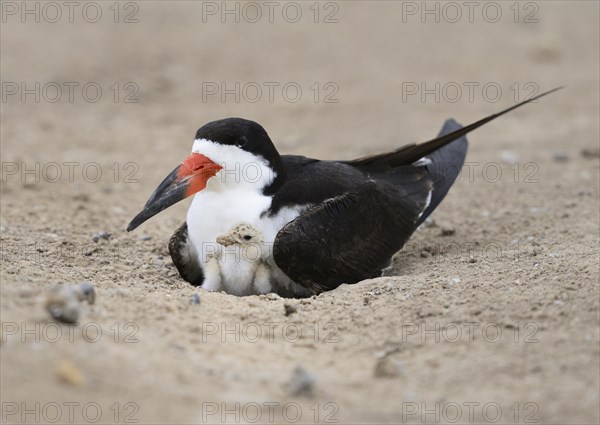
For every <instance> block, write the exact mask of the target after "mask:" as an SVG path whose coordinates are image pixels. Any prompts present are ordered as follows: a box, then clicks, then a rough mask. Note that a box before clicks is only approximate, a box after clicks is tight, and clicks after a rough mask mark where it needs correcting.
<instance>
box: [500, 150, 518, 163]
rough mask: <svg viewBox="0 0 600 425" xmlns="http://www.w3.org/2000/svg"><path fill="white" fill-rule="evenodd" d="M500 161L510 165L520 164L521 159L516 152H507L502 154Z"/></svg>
mask: <svg viewBox="0 0 600 425" xmlns="http://www.w3.org/2000/svg"><path fill="white" fill-rule="evenodd" d="M500 159H502V161H504V162H507V163H509V164H514V163H515V162H519V159H520V157H519V154H518V153H517V152H515V151H508V150H505V151H502V152H500Z"/></svg>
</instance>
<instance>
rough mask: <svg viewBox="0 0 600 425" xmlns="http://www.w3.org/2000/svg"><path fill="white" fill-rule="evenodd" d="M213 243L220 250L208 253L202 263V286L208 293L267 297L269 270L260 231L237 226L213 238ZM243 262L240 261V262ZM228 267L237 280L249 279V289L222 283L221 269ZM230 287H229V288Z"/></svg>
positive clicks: (246, 226) (269, 285) (249, 226)
mask: <svg viewBox="0 0 600 425" xmlns="http://www.w3.org/2000/svg"><path fill="white" fill-rule="evenodd" d="M216 242H217V243H218V244H219V245H221V246H222V247H224V249H223V248H220V249H218V250H217V251H216V252H215V253H211V254H209V255H208V256H207V257H208V261H207V263H206V264H205V269H204V273H205V283H204V285H203V287H204V288H205V289H207V290H209V291H220V290H225V291H226V292H227V293H230V294H235V295H254V294H268V293H269V292H271V281H270V275H271V273H270V269H269V266H268V264H267V263H266V261H265V260H264V257H265V255H264V254H265V252H264V251H265V245H264V243H263V235H262V233H261V231H260V230H258V229H257V228H256V227H254V226H253V225H251V224H250V223H239V224H237V225H235V226H233V227H232V228H231V229H230V230H229V231H228V232H227V233H225V234H223V235H221V236H219V237H217V240H216ZM242 260H243V261H242ZM225 267H226V268H228V270H229V271H235V273H236V274H238V275H239V276H240V279H239V281H240V282H244V281H248V280H247V279H245V277H246V276H249V275H251V276H253V279H252V285H251V287H248V286H240V287H236V286H235V285H227V287H225V286H226V285H224V284H223V280H222V278H221V270H222V269H223V268H225ZM229 286H231V287H229Z"/></svg>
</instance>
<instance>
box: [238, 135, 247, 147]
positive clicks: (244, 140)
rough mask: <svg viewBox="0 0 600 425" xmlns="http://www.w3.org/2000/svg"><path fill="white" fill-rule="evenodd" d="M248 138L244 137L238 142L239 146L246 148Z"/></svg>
mask: <svg viewBox="0 0 600 425" xmlns="http://www.w3.org/2000/svg"><path fill="white" fill-rule="evenodd" d="M246 140H247V139H246V136H242V137H240V138H239V139H238V140H237V143H236V145H237V146H244V145H245V144H246Z"/></svg>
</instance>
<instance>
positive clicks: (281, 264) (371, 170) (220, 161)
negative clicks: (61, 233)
mask: <svg viewBox="0 0 600 425" xmlns="http://www.w3.org/2000/svg"><path fill="white" fill-rule="evenodd" d="M556 90H558V89H554V90H551V91H549V92H546V93H543V94H541V95H539V96H536V97H534V98H531V99H528V100H526V101H524V102H521V103H519V104H517V105H514V106H512V107H510V108H508V109H506V110H504V111H501V112H499V113H496V114H493V115H490V116H488V117H486V118H484V119H482V120H479V121H477V122H475V123H473V124H471V125H468V126H466V127H462V126H460V125H459V124H458V123H457V122H456V121H454V120H453V119H449V120H447V121H446V123H445V124H444V126H443V128H442V130H441V132H440V134H439V136H438V137H437V138H435V139H433V140H430V141H428V142H424V143H421V144H411V145H407V146H403V147H401V148H399V149H396V150H394V151H392V152H387V153H382V154H378V155H372V156H367V157H364V158H359V159H355V160H351V161H321V160H318V159H312V158H306V157H304V156H297V155H280V154H279V153H278V152H277V149H276V148H275V146H274V145H273V142H272V141H271V139H270V138H269V136H268V134H267V132H266V131H265V130H264V129H263V127H261V126H260V125H259V124H257V123H255V122H253V121H249V120H245V119H241V118H227V119H223V120H219V121H214V122H210V123H208V124H206V125H204V126H202V127H201V128H200V129H199V130H198V131H197V132H196V137H195V140H194V143H193V147H192V153H191V154H190V155H189V156H188V157H187V158H186V159H184V160H183V162H182V163H181V164H180V165H178V166H177V167H176V168H175V169H174V170H173V171H172V172H171V173H170V174H169V175H168V176H167V177H166V178H165V179H164V181H163V182H162V183H161V184H160V185H159V186H158V188H157V189H156V190H155V191H154V193H153V194H152V195H151V196H150V199H149V200H148V202H147V203H146V205H145V206H144V209H143V210H142V211H141V212H140V213H139V214H138V215H137V216H136V217H135V218H134V219H133V220H132V221H131V223H130V224H129V226H128V228H127V230H128V231H131V230H133V229H135V228H136V227H138V226H139V225H140V224H142V223H143V222H145V221H146V220H148V219H149V218H150V217H152V216H154V215H155V214H157V213H159V212H160V211H162V210H164V209H165V208H168V207H169V206H171V205H173V204H175V203H176V202H179V201H181V200H182V199H184V198H187V197H189V196H192V195H195V196H194V199H193V201H192V204H191V206H190V208H189V210H188V212H187V220H186V222H184V223H183V225H182V226H181V227H179V228H178V229H177V230H176V231H175V233H174V235H173V236H172V237H171V240H170V242H169V252H170V254H171V258H172V259H173V262H174V264H175V266H176V267H177V269H178V271H179V274H180V275H181V277H182V278H183V279H185V280H186V281H188V282H190V283H191V284H193V285H203V286H204V287H206V288H207V289H208V290H211V289H212V290H214V289H216V288H212V287H211V284H210V282H209V281H207V280H208V279H205V273H204V267H205V265H206V264H207V261H209V258H210V257H211V253H213V251H214V249H215V248H214V247H215V243H216V239H217V237H219V235H222V234H223V233H226V232H227V231H228V229H230V228H232V227H233V226H235V225H237V224H239V223H242V222H246V223H250V224H251V225H253V226H255V227H256V228H257V229H258V230H259V231H260V232H261V233H262V236H263V241H264V245H265V246H267V247H269V249H265V252H263V253H262V255H263V260H264V261H266V263H267V264H268V265H269V266H270V268H271V277H270V278H271V289H272V291H273V292H276V293H278V294H280V295H282V296H298V297H301V296H309V295H312V294H317V293H320V292H323V291H328V290H331V289H334V288H336V287H338V286H339V285H340V284H342V283H348V284H352V283H356V282H359V281H361V280H364V279H369V278H373V277H377V276H381V274H382V270H383V269H385V268H386V267H387V266H389V264H390V262H391V258H392V256H393V255H394V254H395V253H396V252H397V251H398V250H400V249H401V248H402V246H403V245H404V244H405V243H406V241H407V240H408V239H409V238H410V236H411V235H412V234H413V232H414V231H415V230H416V229H417V227H419V226H420V225H421V224H422V223H423V221H424V220H425V219H426V218H427V217H428V216H429V215H430V214H431V213H432V212H433V210H434V209H435V208H436V207H437V206H438V205H439V203H440V202H441V201H442V199H444V197H445V196H446V194H447V193H448V190H449V189H450V187H451V186H452V184H453V183H454V181H455V180H456V178H457V176H458V175H459V173H460V170H461V167H462V165H463V163H464V160H465V156H466V153H467V146H468V142H467V139H466V137H465V135H466V134H467V133H469V132H470V131H472V130H474V129H476V128H478V127H480V126H482V125H484V124H486V123H488V122H490V121H492V120H493V119H495V118H497V117H499V116H501V115H503V114H506V113H507V112H509V111H512V110H513V109H516V108H518V107H520V106H522V105H524V104H526V103H529V102H532V101H534V100H536V99H539V98H540V97H542V96H545V95H547V94H549V93H551V92H553V91H556ZM234 254H235V253H234ZM238 254H239V253H238ZM220 268H221V277H222V279H223V283H224V285H223V286H224V287H226V288H232V289H231V290H230V291H229V292H230V293H234V294H250V293H255V292H254V291H253V289H252V288H253V287H254V286H253V278H254V276H253V273H251V272H249V271H248V270H253V268H252V267H251V265H250V264H249V263H248V261H247V259H244V258H243V257H242V256H240V255H232V256H230V257H229V258H227V257H226V256H225V258H223V259H222V260H221V262H220Z"/></svg>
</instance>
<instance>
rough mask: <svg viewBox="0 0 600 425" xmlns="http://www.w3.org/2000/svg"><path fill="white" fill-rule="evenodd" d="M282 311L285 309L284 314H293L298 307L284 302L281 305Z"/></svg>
mask: <svg viewBox="0 0 600 425" xmlns="http://www.w3.org/2000/svg"><path fill="white" fill-rule="evenodd" d="M283 308H284V311H285V316H286V317H287V316H290V315H292V314H294V313H295V312H297V311H298V309H297V308H296V307H294V306H293V305H291V304H284V305H283Z"/></svg>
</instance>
